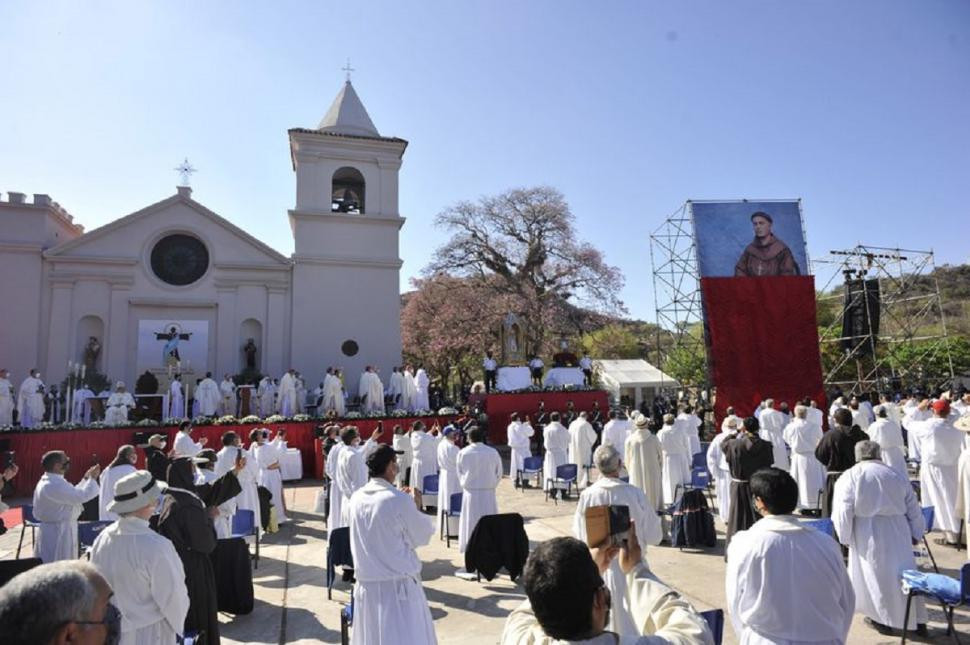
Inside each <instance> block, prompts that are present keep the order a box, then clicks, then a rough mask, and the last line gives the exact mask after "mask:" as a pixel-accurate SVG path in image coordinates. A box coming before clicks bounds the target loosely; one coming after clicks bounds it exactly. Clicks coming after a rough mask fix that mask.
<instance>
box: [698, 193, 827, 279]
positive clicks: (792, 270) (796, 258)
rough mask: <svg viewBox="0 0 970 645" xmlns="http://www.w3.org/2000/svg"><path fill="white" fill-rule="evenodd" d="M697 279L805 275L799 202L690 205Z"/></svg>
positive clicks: (701, 202) (705, 203)
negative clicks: (697, 272)
mask: <svg viewBox="0 0 970 645" xmlns="http://www.w3.org/2000/svg"><path fill="white" fill-rule="evenodd" d="M690 216H691V221H692V223H693V230H694V242H695V245H696V248H697V267H698V271H699V272H700V277H701V278H726V277H765V276H792V275H809V274H810V273H811V272H810V270H809V266H808V251H807V250H806V248H805V234H804V228H803V227H802V213H801V202H800V201H798V200H786V201H756V202H753V201H696V202H690Z"/></svg>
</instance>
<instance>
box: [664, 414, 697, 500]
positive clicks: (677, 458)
mask: <svg viewBox="0 0 970 645" xmlns="http://www.w3.org/2000/svg"><path fill="white" fill-rule="evenodd" d="M675 421H676V420H675V419H674V415H672V414H666V415H664V426H663V428H661V429H660V432H658V433H657V439H658V440H660V448H661V450H662V451H663V475H662V476H663V481H662V483H661V487H662V489H663V502H664V504H665V505H667V506H669V505H670V504H673V503H674V502H676V501H677V500H678V499H680V496H681V494H683V491H684V487H685V486H687V485H689V484H690V482H691V476H690V462H691V453H690V450H691V448H690V441H689V440H688V439H687V434H686V433H685V432H684V431H683V430H682V429H681V428H679V427H676V426H675V425H674V423H675Z"/></svg>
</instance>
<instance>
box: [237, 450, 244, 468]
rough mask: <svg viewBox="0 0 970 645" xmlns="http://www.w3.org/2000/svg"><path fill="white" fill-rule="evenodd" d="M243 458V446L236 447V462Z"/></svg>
mask: <svg viewBox="0 0 970 645" xmlns="http://www.w3.org/2000/svg"><path fill="white" fill-rule="evenodd" d="M242 458H243V456H242V448H236V463H237V464H238V463H239V462H240V461H242Z"/></svg>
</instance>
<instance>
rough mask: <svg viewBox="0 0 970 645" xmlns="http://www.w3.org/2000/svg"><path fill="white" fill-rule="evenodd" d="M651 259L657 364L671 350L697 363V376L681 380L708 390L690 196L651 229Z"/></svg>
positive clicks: (666, 356)
mask: <svg viewBox="0 0 970 645" xmlns="http://www.w3.org/2000/svg"><path fill="white" fill-rule="evenodd" d="M650 265H651V268H652V270H653V297H654V305H655V308H656V316H657V327H658V329H657V367H659V368H661V370H663V369H664V367H665V365H666V364H667V359H668V357H670V356H671V355H672V354H673V355H674V356H676V357H677V358H678V359H679V360H683V361H690V362H691V364H701V365H703V378H702V379H701V382H699V383H691V384H684V385H685V386H691V387H690V389H693V390H698V391H702V390H708V389H709V388H710V369H709V368H710V366H709V364H708V356H707V346H706V344H705V339H704V333H703V324H704V311H703V304H702V301H701V290H700V272H699V271H698V267H697V249H696V246H695V244H694V233H693V226H692V222H691V218H690V202H689V201H687V202H685V203H684V204H683V205H682V206H681V207H680V208H678V209H677V210H676V211H674V213H673V214H671V215H670V217H668V218H667V219H666V220H664V222H663V224H661V225H660V226H659V227H658V228H657V229H656V230H655V231H654V232H653V233H652V234H651V235H650ZM662 334H670V338H669V339H666V340H665V341H662V339H661V335H662Z"/></svg>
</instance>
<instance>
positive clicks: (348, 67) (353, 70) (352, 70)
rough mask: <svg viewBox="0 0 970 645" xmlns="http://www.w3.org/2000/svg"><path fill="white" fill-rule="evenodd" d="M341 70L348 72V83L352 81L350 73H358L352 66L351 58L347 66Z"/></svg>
mask: <svg viewBox="0 0 970 645" xmlns="http://www.w3.org/2000/svg"><path fill="white" fill-rule="evenodd" d="M340 69H342V70H343V71H345V72H347V81H348V82H349V81H350V73H351V72H356V71H357V70H356V69H354V68H353V67H351V66H350V59H349V58H348V59H347V65H346V66H344V67H341V68H340Z"/></svg>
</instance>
